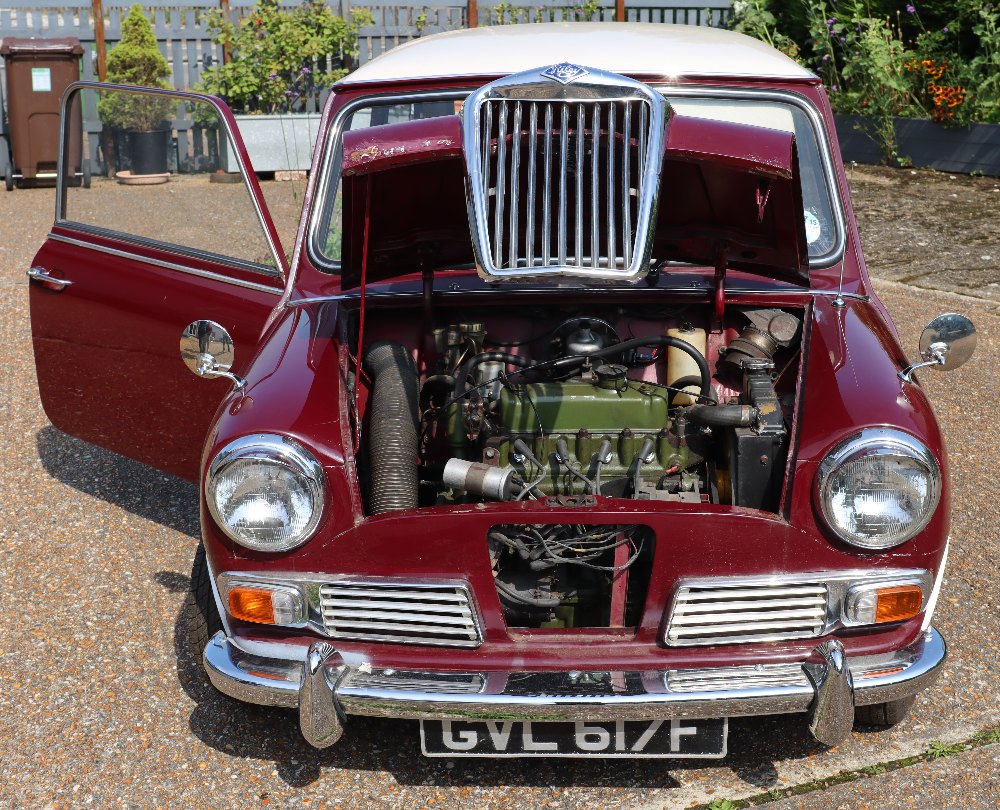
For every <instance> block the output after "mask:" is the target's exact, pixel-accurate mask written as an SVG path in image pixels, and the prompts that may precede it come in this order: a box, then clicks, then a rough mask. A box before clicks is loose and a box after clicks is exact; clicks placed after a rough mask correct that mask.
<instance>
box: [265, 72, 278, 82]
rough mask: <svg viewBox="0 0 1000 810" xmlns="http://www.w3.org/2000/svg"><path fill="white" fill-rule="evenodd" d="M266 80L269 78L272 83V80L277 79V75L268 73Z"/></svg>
mask: <svg viewBox="0 0 1000 810" xmlns="http://www.w3.org/2000/svg"><path fill="white" fill-rule="evenodd" d="M267 78H269V79H271V80H272V81H273V80H274V79H277V78H278V74H277V73H269V74H268V76H267Z"/></svg>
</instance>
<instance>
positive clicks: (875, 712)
mask: <svg viewBox="0 0 1000 810" xmlns="http://www.w3.org/2000/svg"><path fill="white" fill-rule="evenodd" d="M916 697H917V696H916V695H910V696H909V697H905V698H900V699H899V700H891V701H889V702H888V703H873V704H872V705H871V706H857V707H856V708H855V709H854V722H855V723H857V724H858V725H861V726H874V727H876V728H891V727H892V726H896V725H899V724H900V723H902V722H903V721H904V720H905V719H906V718H907V717H909V716H910V708H911V707H912V706H913V701H914V700H915V699H916Z"/></svg>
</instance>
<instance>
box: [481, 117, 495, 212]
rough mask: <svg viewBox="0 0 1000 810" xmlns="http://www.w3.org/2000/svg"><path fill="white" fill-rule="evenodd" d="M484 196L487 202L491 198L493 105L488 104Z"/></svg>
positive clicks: (484, 149) (484, 159) (485, 126)
mask: <svg viewBox="0 0 1000 810" xmlns="http://www.w3.org/2000/svg"><path fill="white" fill-rule="evenodd" d="M483 127H484V129H483V139H482V143H483V169H482V171H483V196H484V198H485V199H486V201H487V203H488V202H489V199H490V188H491V186H490V163H491V161H490V156H491V154H492V152H493V150H492V148H491V146H492V143H493V141H492V138H493V105H492V104H487V105H486V119H485V122H484V124H483Z"/></svg>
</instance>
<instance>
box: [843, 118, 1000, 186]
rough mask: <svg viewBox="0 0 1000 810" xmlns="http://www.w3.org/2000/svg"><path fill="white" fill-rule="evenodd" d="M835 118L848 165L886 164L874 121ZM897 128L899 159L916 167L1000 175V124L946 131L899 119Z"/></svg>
mask: <svg viewBox="0 0 1000 810" xmlns="http://www.w3.org/2000/svg"><path fill="white" fill-rule="evenodd" d="M834 118H835V119H836V122H837V138H838V139H839V140H840V152H841V154H842V155H843V158H844V161H845V162H848V161H852V160H853V161H855V162H857V163H881V162H882V152H881V149H880V148H879V145H878V141H877V139H876V138H875V136H874V132H875V126H874V120H873V119H871V118H867V117H865V116H860V115H836V116H834ZM895 124H896V141H897V143H898V145H899V156H900V158H908V159H909V160H910V162H911V163H912V164H913V165H914V166H918V167H921V168H926V169H937V170H939V171H942V172H963V173H966V174H968V173H971V172H977V173H981V174H992V175H1000V124H974V125H973V126H971V127H946V126H942V125H941V124H938V123H935V122H934V121H930V120H928V119H925V118H897V119H895Z"/></svg>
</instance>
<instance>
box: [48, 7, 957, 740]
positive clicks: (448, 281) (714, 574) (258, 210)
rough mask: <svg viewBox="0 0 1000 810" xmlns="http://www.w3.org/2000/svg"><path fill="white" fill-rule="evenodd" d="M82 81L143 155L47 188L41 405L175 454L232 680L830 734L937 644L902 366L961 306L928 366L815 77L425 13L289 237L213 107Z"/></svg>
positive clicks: (939, 527) (214, 659)
mask: <svg viewBox="0 0 1000 810" xmlns="http://www.w3.org/2000/svg"><path fill="white" fill-rule="evenodd" d="M111 99H116V100H117V101H116V103H119V106H121V107H128V105H129V104H131V105H134V106H139V105H157V104H158V105H161V108H162V109H163V110H164V112H163V115H164V118H165V123H164V125H163V129H164V131H168V132H170V133H172V135H171V138H169V139H165V140H171V141H172V154H171V158H170V160H171V173H170V175H169V177H167V176H166V175H162V174H160V175H154V176H148V177H146V180H148V183H149V184H145V182H144V176H143V175H136V174H133V173H131V172H130V171H128V167H127V165H126V164H125V163H123V162H122V161H123V160H125V161H127V152H128V150H127V148H126V142H127V141H128V139H129V137H131V136H130V133H129V132H127V131H113V130H112V129H111V128H110V127H108V126H106V125H102V123H101V121H100V116H101V114H102V112H101V111H102V110H104V109H107V105H108V104H109V103H110V101H109V100H111ZM66 105H67V114H66V115H64V120H65V121H73V120H80V118H74V117H73V114H75V106H76V105H79V106H80V107H81V109H82V120H84V121H85V122H89V123H85V130H86V131H85V132H84V136H85V147H86V148H87V149H88V150H89V151H88V153H87V154H90V155H94V156H96V157H97V158H100V160H101V161H102V162H103V164H104V165H106V166H108V167H109V168H114V167H117V169H118V172H119V179H120V180H122V181H126V182H127V183H128V184H116V183H115V182H114V181H113V180H110V179H97V180H95V182H94V189H93V190H91V191H89V192H83V191H82V190H79V189H76V188H71V187H70V186H72V185H73V184H72V183H71V182H69V181H68V180H67V181H66V182H63V183H62V184H61V187H60V190H59V201H58V206H57V214H56V222H55V224H54V225H53V227H52V231H51V233H50V234H49V237H48V239H47V240H46V242H45V244H44V246H43V247H42V249H41V250H40V252H39V253H38V255H37V257H36V259H35V261H34V267H33V268H32V269H31V270H30V271H29V275H30V276H31V278H32V283H31V295H30V299H31V316H32V326H33V329H34V349H35V357H36V361H37V367H38V381H39V388H40V391H41V397H42V401H43V403H44V406H45V410H46V413H47V414H48V416H49V418H50V419H51V420H52V422H53V423H54V424H55V425H56V426H57V427H58V428H60V429H61V430H64V431H66V432H67V433H71V434H73V435H75V436H79V437H81V438H83V439H85V440H87V441H90V442H93V443H95V444H99V445H101V446H103V447H106V448H108V449H110V450H113V451H115V452H118V453H122V454H124V455H126V456H129V457H132V458H135V459H138V460H140V461H143V462H145V463H148V464H150V465H153V466H155V467H158V468H159V469H162V470H164V471H168V472H170V473H174V474H176V475H180V476H183V477H185V478H188V479H189V480H192V481H196V482H198V485H199V487H200V492H201V493H202V507H203V508H202V546H201V547H200V548H199V550H198V554H197V557H196V558H195V562H194V570H193V574H192V590H191V596H190V598H189V620H190V635H191V638H192V640H193V642H194V643H195V644H196V645H197V647H198V649H199V651H203V655H204V663H205V668H206V670H207V673H208V676H209V678H210V679H211V681H212V683H213V684H214V685H215V686H216V688H218V689H219V690H220V691H222V692H224V693H226V694H228V695H231V696H233V697H236V698H239V699H240V700H245V701H248V702H251V703H259V704H264V705H269V706H283V707H288V708H292V709H297V710H298V713H299V722H300V724H301V728H302V732H303V734H304V735H305V737H306V739H307V740H308V741H309V742H310V743H312V744H313V745H315V746H317V747H325V746H329V745H331V744H333V743H334V742H336V741H337V740H338V739H339V737H340V736H341V734H342V732H343V730H344V729H345V728H349V726H350V716H351V715H367V716H377V717H396V718H410V719H414V720H419V721H420V734H421V741H422V747H423V751H424V753H426V754H428V755H443V756H448V757H456V756H480V755H484V756H527V755H544V756H621V757H634V756H679V757H719V756H724V755H725V753H726V750H727V749H726V737H727V729H728V726H727V718H729V717H734V716H747V715H765V714H783V713H795V712H797V713H801V714H804V715H805V717H804V721H805V722H807V723H808V724H809V728H810V730H811V732H812V734H813V735H814V736H815V738H816V740H818V741H819V742H821V743H825V744H828V745H834V744H837V743H839V742H841V741H842V740H844V739H845V738H846V737H847V735H848V734H849V733H850V731H851V728H852V725H853V724H854V723H855V722H858V723H864V724H868V725H875V726H889V725H892V724H894V723H897V722H899V721H900V720H901V719H902V718H903V717H904V716H905V715H906V713H907V711H908V709H909V707H910V704H911V703H912V701H913V697H914V695H915V694H916V693H917V692H918V691H919V690H921V689H923V688H925V687H927V686H928V685H929V684H931V683H932V682H933V680H934V678H935V677H936V676H937V675H938V673H939V671H940V668H941V666H942V664H943V662H944V660H945V643H944V640H943V639H942V637H941V635H940V634H939V633H938V632H937V631H936V630H935V629H934V628H933V627H932V625H931V616H932V613H933V610H934V604H935V602H936V599H937V595H938V588H939V586H940V583H941V578H942V573H943V570H944V565H945V559H946V556H947V548H948V531H949V508H950V504H949V482H948V470H947V461H946V457H945V449H944V444H943V441H942V437H941V433H940V430H939V427H938V424H937V422H936V421H935V418H934V414H933V412H932V410H931V406H930V404H929V402H928V400H927V397H926V396H925V394H924V391H923V390H922V389H921V387H920V385H919V384H918V382H917V379H916V378H915V377H914V376H913V369H914V367H916V366H921V365H923V366H928V367H936V368H941V367H953V366H956V365H959V364H960V363H962V362H964V360H965V359H967V358H968V356H969V355H970V354H971V352H972V349H973V347H974V343H975V332H974V330H973V328H972V326H971V324H970V323H969V322H968V321H967V320H966V319H965V318H963V317H962V316H960V315H955V314H948V315H944V316H942V317H941V318H938V319H935V321H934V322H932V324H931V325H930V326H929V327H928V329H927V330H926V331H925V333H924V337H923V339H922V342H921V347H920V350H921V355H922V359H921V361H920V362H917V363H915V364H911V363H910V362H909V361H908V360H907V354H906V353H905V352H904V351H903V349H902V348H900V346H899V343H898V340H897V336H896V332H895V329H894V327H893V325H892V323H891V321H890V320H889V317H888V314H887V313H886V310H885V308H884V306H883V305H882V303H881V302H880V301H879V300H878V299H877V298H876V297H875V295H874V293H873V291H872V288H871V285H870V282H869V280H868V276H867V273H866V270H865V265H864V259H863V257H862V254H861V248H860V244H859V238H858V232H857V228H856V225H855V222H854V216H853V214H852V211H851V207H850V200H849V197H848V191H847V183H846V180H845V177H844V172H843V167H842V165H841V162H840V159H839V156H838V154H839V153H838V149H837V142H836V136H835V133H834V130H833V126H832V116H831V112H830V105H829V103H828V101H827V98H826V95H825V94H824V91H823V89H822V87H821V86H820V83H819V81H818V79H817V78H816V77H815V76H814V75H812V74H811V73H809V72H808V71H806V70H804V69H803V68H801V67H800V66H798V65H797V64H795V63H794V62H792V61H791V60H789V59H787V58H785V57H784V56H782V55H781V54H779V53H778V52H776V51H774V50H772V49H771V48H769V47H767V46H765V45H763V44H761V43H760V42H757V41H755V40H751V39H748V38H746V37H743V36H741V35H738V34H734V33H731V32H726V31H719V30H713V29H706V28H689V27H684V26H669V25H655V26H654V25H649V26H643V25H623V24H614V25H603V24H578V25H572V24H551V25H524V26H510V27H497V28H486V29H478V30H471V31H461V32H452V33H447V34H442V35H439V36H434V37H429V38H426V39H420V40H417V41H415V42H413V43H411V44H409V45H406V46H403V47H400V48H398V49H396V50H393V51H390V52H389V53H387V54H386V55H384V56H382V57H380V58H378V59H376V60H374V61H372V62H371V63H369V64H368V65H366V66H364V67H362V68H361V69H359V70H357V71H356V72H354V73H352V74H351V75H349V76H348V77H347V78H346V79H344V80H343V81H341V82H340V83H339V84H338V85H337V86H336V87H335V88H334V92H333V94H332V95H331V97H330V99H329V103H328V104H327V106H326V109H325V112H324V114H323V118H322V123H321V126H320V134H319V137H318V139H317V143H316V146H315V151H314V158H313V162H312V171H311V174H310V177H309V181H308V186H307V190H306V192H305V196H304V206H303V211H302V217H301V224H300V226H299V230H298V236H297V238H296V240H295V245H294V250H293V252H292V253H291V254H290V259H288V258H286V254H285V252H284V251H283V250H282V248H281V246H280V244H279V238H278V234H277V231H276V229H275V227H274V225H273V224H272V222H271V219H270V218H269V216H268V214H267V209H266V206H265V203H264V199H263V196H262V194H261V190H260V187H259V186H258V184H257V180H256V177H255V175H254V174H253V171H252V167H251V165H250V163H249V159H248V156H247V151H246V149H245V147H244V144H243V141H242V140H241V138H240V136H239V134H238V132H237V131H236V126H235V121H234V119H233V117H232V115H231V114H230V112H229V110H228V109H227V108H226V107H225V106H224V105H223V104H222V103H221V102H219V101H218V100H217V99H213V98H208V97H204V96H197V95H195V94H187V93H175V94H170V93H164V92H162V91H160V92H157V91H145V90H137V89H136V88H125V87H117V88H116V87H111V86H108V85H97V84H86V83H81V84H78V85H75V86H74V87H73V88H71V90H70V91H69V93H68V94H67V98H66ZM65 126H66V130H67V132H66V133H65V137H67V138H69V137H72V136H73V135H74V133H73V132H70V130H71V129H72V126H71V125H69V124H67V125H65ZM288 137H289V136H288V135H287V133H286V135H285V138H286V141H287V139H288ZM218 166H227V167H228V168H229V170H230V172H231V174H230V175H228V177H235V179H237V180H239V179H240V175H242V179H243V182H242V183H215V182H210V181H211V180H215V179H219V176H218V175H213V172H214V171H215V169H216V168H217V167H218ZM223 179H226V177H223ZM164 180H167V181H168V182H164ZM133 183H139V184H140V185H133ZM178 336H180V355H181V357H180V358H178V349H177V339H178ZM234 358H235V359H234ZM181 360H183V361H184V362H183V363H182V362H181ZM185 365H187V366H188V367H189V368H190V369H192V370H194V371H195V372H196V374H197V375H198V376H199V377H201V378H208V379H198V378H196V377H192V376H191V375H190V374H189V372H188V370H187V369H185ZM220 378H221V379H220ZM414 733H416V726H414Z"/></svg>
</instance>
